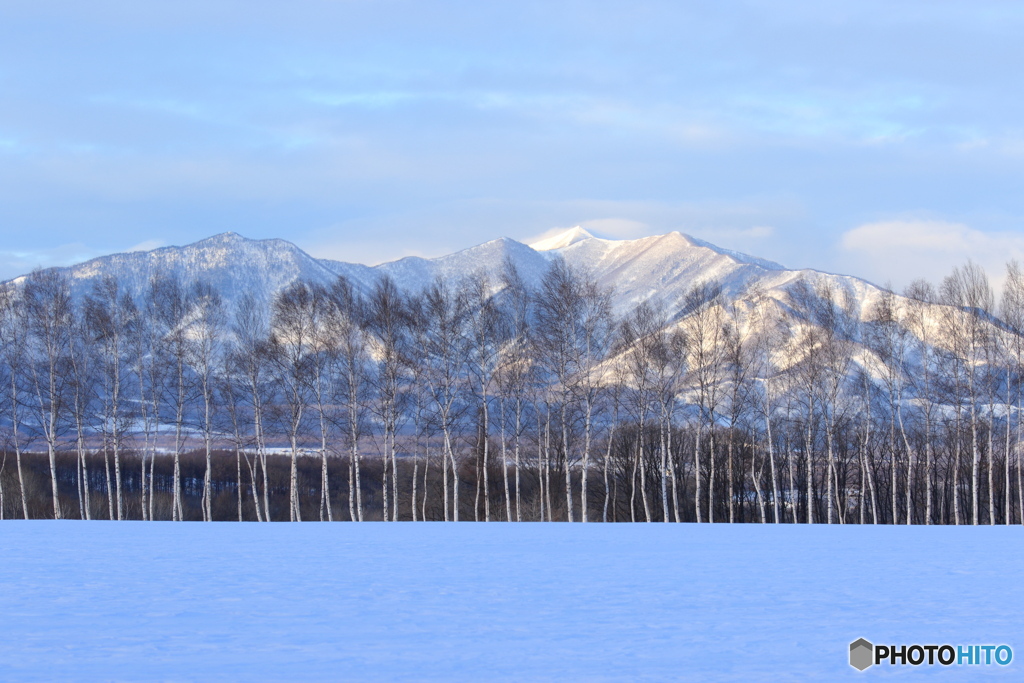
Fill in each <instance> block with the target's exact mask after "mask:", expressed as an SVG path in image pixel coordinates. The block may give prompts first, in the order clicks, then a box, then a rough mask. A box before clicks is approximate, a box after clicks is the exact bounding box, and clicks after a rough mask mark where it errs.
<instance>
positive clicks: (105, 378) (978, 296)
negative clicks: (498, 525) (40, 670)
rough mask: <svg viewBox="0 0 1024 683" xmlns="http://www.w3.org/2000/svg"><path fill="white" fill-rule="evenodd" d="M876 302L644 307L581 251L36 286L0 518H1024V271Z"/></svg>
mask: <svg viewBox="0 0 1024 683" xmlns="http://www.w3.org/2000/svg"><path fill="white" fill-rule="evenodd" d="M855 286H856V285H855V284H853V283H847V282H846V281H844V280H842V279H839V278H828V277H824V276H822V277H819V278H816V279H813V278H812V279H805V280H800V281H797V282H796V283H795V284H793V285H790V286H789V287H788V288H787V289H785V290H776V291H772V292H766V291H760V290H758V289H757V288H756V287H755V288H752V289H751V290H749V291H748V292H747V294H746V295H745V296H744V297H742V298H740V299H739V300H736V301H732V302H729V301H726V300H725V298H724V297H723V295H722V292H721V288H720V287H718V286H717V285H716V284H715V283H713V282H709V283H701V284H699V285H697V286H695V287H694V288H693V289H692V290H691V291H690V292H688V294H687V295H686V297H685V300H684V302H683V304H682V306H681V307H678V308H677V309H673V310H667V309H665V308H664V307H663V306H661V305H659V304H658V303H657V299H656V298H653V299H651V300H650V301H645V302H640V303H638V304H636V305H635V306H633V307H632V308H630V309H629V310H626V311H624V312H622V313H621V314H619V315H616V314H615V312H614V311H613V306H612V296H611V293H610V292H608V291H604V290H602V289H601V288H600V287H599V286H598V285H597V284H596V283H595V282H594V281H592V280H591V279H590V277H589V276H588V275H587V274H586V273H581V272H575V271H573V270H572V269H570V268H569V267H568V266H567V265H566V264H565V263H564V262H562V261H560V260H555V261H553V262H552V264H551V266H550V268H549V270H548V272H547V273H546V274H545V275H544V276H543V278H542V280H541V282H540V283H539V285H538V286H537V287H536V289H533V288H531V287H530V286H528V285H527V283H526V282H525V281H524V280H523V278H522V277H521V276H520V275H519V273H518V272H517V271H516V269H515V267H514V266H513V265H512V263H511V262H506V263H505V264H504V268H503V271H502V272H500V273H497V274H491V275H485V274H483V273H477V274H472V275H469V276H467V277H465V278H463V279H462V280H460V281H445V280H437V281H435V282H433V283H432V284H431V285H430V286H429V287H427V288H426V289H425V290H423V291H420V292H405V291H402V290H401V289H399V288H398V287H397V286H396V285H395V283H394V282H392V281H391V280H389V279H387V278H384V279H382V280H380V281H378V282H377V283H376V284H375V285H374V286H373V287H372V288H371V289H369V291H361V290H360V289H358V288H356V287H355V286H353V285H352V284H351V283H349V282H348V281H346V280H345V279H339V280H337V281H336V282H334V283H333V284H332V285H331V286H329V287H327V286H322V285H319V284H312V283H307V282H302V281H298V282H295V283H293V284H292V285H290V286H289V287H287V288H286V289H285V290H283V291H282V292H280V293H279V294H278V295H277V296H276V297H275V298H274V300H273V301H270V302H264V301H259V300H257V299H255V298H254V297H253V296H251V295H245V296H243V297H242V298H241V299H240V301H239V302H238V303H237V304H236V305H235V306H233V307H231V308H230V309H229V307H228V306H227V305H226V304H225V303H224V300H223V299H222V297H221V294H220V293H219V292H217V291H216V290H215V289H214V288H212V287H211V286H209V285H208V284H206V283H203V282H192V283H185V282H181V281H179V280H178V279H176V278H174V277H170V276H165V275H157V276H154V277H153V278H152V279H151V281H150V282H149V283H148V286H147V287H146V290H145V292H143V293H142V294H141V295H139V296H133V295H132V294H131V293H129V292H127V291H125V290H124V288H123V287H122V286H121V285H120V283H119V282H118V281H117V280H115V279H113V278H110V277H108V278H105V279H102V280H100V281H99V282H98V284H96V285H95V286H94V287H93V289H92V291H91V292H90V293H89V294H88V295H87V296H85V297H84V298H83V299H82V300H81V301H78V300H76V299H75V298H74V297H72V295H71V288H70V283H69V282H68V281H67V279H66V277H65V276H64V275H63V274H62V273H61V272H60V271H56V270H46V271H37V272H34V273H32V274H31V275H29V276H28V277H26V278H24V279H23V280H22V281H19V282H16V283H8V284H7V285H4V286H3V288H2V289H0V387H2V391H0V420H2V421H0V428H2V436H3V439H4V444H3V455H2V458H3V460H2V462H0V515H6V516H17V517H25V518H28V517H29V516H52V517H54V518H61V517H72V518H83V519H91V518H108V519H126V518H141V519H173V520H183V519H193V518H195V519H199V518H201V519H204V520H213V519H225V518H231V519H256V520H259V521H265V520H266V521H268V520H271V519H290V520H292V521H299V520H308V519H319V520H355V521H362V520H364V519H383V520H399V519H409V520H414V521H416V520H426V519H443V520H446V521H447V520H453V521H458V520H460V519H463V520H464V519H474V520H486V521H490V520H516V521H526V520H548V521H555V520H567V521H576V520H582V521H596V520H601V521H696V522H748V521H757V522H762V523H769V522H774V523H783V522H786V523H798V522H805V523H820V522H827V523H861V524H864V523H875V524H879V523H887V524H951V523H952V524H981V523H988V524H997V523H1004V524H1011V523H1018V522H1021V521H1024V520H1022V515H1021V511H1022V509H1024V487H1022V471H1021V457H1020V456H1021V453H1020V450H1021V449H1020V447H1021V435H1022V425H1021V420H1020V414H1021V413H1020V407H1021V380H1022V377H1024V365H1022V362H1024V336H1022V334H1024V274H1022V273H1021V270H1020V268H1019V267H1018V266H1017V265H1016V264H1015V263H1011V264H1010V265H1009V269H1008V274H1007V280H1006V284H1005V287H1004V291H1003V296H1002V299H1001V301H1000V302H999V304H998V305H997V304H996V301H995V296H994V294H993V292H992V289H991V288H990V286H989V284H988V280H987V277H986V275H985V273H984V272H983V271H982V270H981V269H980V268H978V267H977V266H975V265H973V264H968V265H967V266H964V267H962V268H958V269H956V270H955V271H954V272H953V273H952V274H951V275H950V276H949V277H947V278H946V279H945V280H943V282H942V283H941V285H940V286H939V287H938V288H935V287H933V286H931V285H930V284H928V283H926V282H916V283H915V284H914V285H912V286H911V287H910V288H908V289H907V291H906V292H904V295H902V296H897V295H896V294H894V293H892V292H888V291H882V290H877V291H875V290H870V291H867V293H866V294H864V293H863V292H862V293H861V296H859V297H858V296H856V294H857V293H856V292H855V290H854V288H855ZM44 484H45V485H44ZM236 513H237V515H236Z"/></svg>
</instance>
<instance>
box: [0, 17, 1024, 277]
mask: <svg viewBox="0 0 1024 683" xmlns="http://www.w3.org/2000/svg"><path fill="white" fill-rule="evenodd" d="M1021 35H1024V5H1021V4H1020V3H1017V2H996V1H989V2H982V1H978V0H976V1H974V2H970V3H968V2H943V1H942V0H928V1H921V2H905V1H900V0H886V1H884V2H875V1H872V0H858V1H857V2H828V3H810V2H803V1H801V2H786V1H779V2H758V1H754V0H750V1H746V2H728V1H725V2H715V3H706V2H701V3H697V2H693V3H685V2H646V1H643V0H638V1H633V2H629V3H624V2H616V3H613V2H579V1H568V2H563V1H559V0H544V1H543V2H531V1H528V0H519V1H517V2H509V3H470V2H397V1H395V2H389V1H380V2H364V1H360V0H351V1H339V0H334V1H329V0H310V1H307V2H294V3H280V2H269V1H266V0H246V1H241V0H239V1H233V0H224V1H217V0H203V1H193V0H178V1H176V2H129V1H127V0H94V1H93V2H89V3H80V2H57V1H52V0H5V2H4V3H3V5H2V6H0V276H13V275H16V274H19V273H21V272H24V271H26V270H28V269H30V268H32V267H33V266H35V265H53V264H64V263H69V262H73V261H76V260H81V259H83V258H88V257H91V256H96V255H100V254H103V253H109V252H112V251H123V250H127V249H132V248H144V247H149V246H154V245H163V244H184V243H188V242H192V241H195V240H197V239H201V238H203V237H206V236H209V235H211V234H214V233H217V232H222V231H224V230H235V231H237V232H240V233H242V234H243V235H246V236H249V237H254V238H260V237H283V238H285V239H289V240H291V241H293V242H295V243H296V244H298V245H299V246H301V247H303V248H304V249H306V250H307V251H309V252H310V253H312V254H314V255H318V256H324V257H330V258H337V259H341V260H348V261H360V262H367V263H376V262H380V261H383V260H389V259H392V258H398V257H401V256H405V255H408V254H420V255H425V256H433V255H439V254H443V253H447V252H449V251H452V250H455V249H458V248H462V247H467V246H471V245H473V244H476V243H479V242H482V241H485V240H488V239H492V238H495V237H499V236H509V237H514V238H517V239H524V240H527V239H529V238H532V237H536V236H537V235H540V234H542V233H545V232H547V231H549V230H552V229H554V228H559V227H569V226H573V225H577V224H582V225H584V226H585V227H588V228H590V229H591V230H592V231H593V232H595V233H598V234H600V235H603V236H607V237H636V236H641V235H646V234H657V233H663V232H667V231H669V230H681V231H683V232H688V233H691V234H695V235H698V236H700V237H702V238H704V239H708V240H710V241H712V242H716V243H719V244H721V245H723V246H727V247H730V248H734V249H739V250H742V251H747V252H749V253H753V254H756V255H759V256H764V257H767V258H771V259H774V260H776V261H779V262H781V263H784V264H786V265H788V266H791V267H816V268H821V269H826V270H833V271H840V272H849V273H853V274H857V275H861V276H864V277H868V278H869V279H872V280H875V281H878V282H880V283H881V282H885V281H887V280H891V281H893V283H894V284H895V285H897V286H902V285H904V284H906V283H907V282H908V281H909V280H910V279H912V278H913V277H915V276H925V277H929V278H932V279H936V278H938V277H941V275H942V274H943V273H944V272H946V270H948V268H949V267H951V266H952V265H955V264H958V263H961V262H963V260H964V259H966V258H967V257H971V258H974V259H975V260H977V261H979V262H981V263H982V264H983V265H985V266H986V267H988V268H990V270H991V272H992V274H993V276H998V271H999V270H1000V269H1001V267H1002V263H1003V262H1004V261H1005V260H1006V258H1008V257H1014V256H1015V257H1018V258H1022V260H1024V229H1022V226H1024V223H1022V219H1024V192H1022V190H1024V183H1022V181H1024V172H1022V168H1024V100H1022V96H1021V93H1022V92H1024V87H1022V86H1024V82H1022V81H1024V70H1022V69H1021V68H1020V65H1021V63H1022V58H1024V48H1022V47H1021V41H1020V36H1021Z"/></svg>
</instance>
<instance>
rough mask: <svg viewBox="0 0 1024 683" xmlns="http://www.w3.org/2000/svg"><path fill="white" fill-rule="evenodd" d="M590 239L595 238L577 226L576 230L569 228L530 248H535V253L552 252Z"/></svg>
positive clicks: (535, 243)
mask: <svg viewBox="0 0 1024 683" xmlns="http://www.w3.org/2000/svg"><path fill="white" fill-rule="evenodd" d="M590 239H594V236H593V235H591V234H590V233H589V232H587V231H586V230H584V229H583V228H581V227H580V226H578V225H577V226H576V227H574V228H569V229H568V230H566V231H564V232H560V233H558V234H557V235H554V236H552V237H547V238H545V239H542V240H539V241H537V242H534V243H533V244H531V245H530V246H531V247H533V249H534V250H535V251H551V250H553V249H562V248H563V247H568V246H569V245H570V244H576V243H577V242H582V241H583V240H590Z"/></svg>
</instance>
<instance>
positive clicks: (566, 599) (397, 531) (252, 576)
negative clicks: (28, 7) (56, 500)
mask: <svg viewBox="0 0 1024 683" xmlns="http://www.w3.org/2000/svg"><path fill="white" fill-rule="evenodd" d="M0 548H2V557H3V562H2V563H0V587H2V590H0V615H2V619H0V624H2V626H0V629H2V635H3V637H2V638H0V679H3V680H32V681H50V680H204V681H206V680H281V681H284V680H346V681H350V680H356V681H359V680H375V681H376V680H382V681H383V680H387V681H392V680H450V681H483V680H497V681H548V680H550V681H574V680H587V681H601V680H615V681H617V680H623V681H626V680H629V681H633V680H658V681H661V680H694V681H716V680H727V681H808V680H820V681H843V680H851V681H853V680H866V679H867V678H876V677H883V678H885V677H890V676H892V675H910V677H911V678H918V677H921V676H925V677H944V680H951V681H952V680H958V681H960V680H977V679H979V678H987V677H996V678H1003V679H1006V680H1021V679H1022V675H1021V673H1020V669H1021V666H1024V663H1022V662H1021V661H1019V660H1020V658H1021V657H1024V638H1022V637H1021V634H1022V631H1021V627H1020V618H1021V613H1022V611H1024V588H1022V587H1021V583H1020V581H1019V575H1018V574H1019V567H1020V559H1021V557H1022V550H1024V537H1022V535H1021V530H1020V529H1019V528H1016V527H1015V528H1005V527H995V528H988V527H982V528H978V527H975V528H970V527H856V526H845V527H839V526H834V527H826V526H812V527H809V526H781V527H775V526H761V525H753V524H750V525H736V526H729V525H701V526H696V525H643V524H635V525H627V524H621V525H597V524H594V525H586V526H584V525H568V524H498V523H495V524H443V523H431V524H422V523H421V524H416V523H402V524H369V523H368V524H299V525H289V524H235V523H215V524H200V523H186V524H175V523H170V522H166V523H163V522H156V523H153V522H148V523H147V522H123V523H111V522H46V521H32V522H10V521H8V522H3V523H0ZM859 637H865V638H867V639H868V640H870V641H872V642H875V643H893V644H897V643H899V644H904V643H905V644H912V643H915V642H921V643H925V644H927V643H940V644H941V643H951V644H968V643H970V644H986V643H997V644H1003V643H1005V644H1009V645H1011V646H1012V647H1014V650H1015V652H1014V654H1015V659H1014V661H1013V663H1012V664H1011V665H1010V666H1008V667H997V666H990V667H969V668H968V667H956V666H954V667H940V666H935V667H909V666H908V667H892V668H891V669H890V668H889V667H872V668H871V669H869V670H868V671H867V672H865V673H858V672H857V671H855V670H854V669H852V668H851V667H850V666H849V665H848V664H847V652H848V647H849V643H850V642H851V641H853V640H855V639H857V638H859Z"/></svg>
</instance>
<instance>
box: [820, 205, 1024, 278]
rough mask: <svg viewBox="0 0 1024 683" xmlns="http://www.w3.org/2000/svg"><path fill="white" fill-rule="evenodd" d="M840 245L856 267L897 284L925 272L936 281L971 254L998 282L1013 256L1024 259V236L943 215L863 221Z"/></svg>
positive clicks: (872, 276) (872, 275)
mask: <svg viewBox="0 0 1024 683" xmlns="http://www.w3.org/2000/svg"><path fill="white" fill-rule="evenodd" d="M840 246H841V248H842V249H843V251H844V252H845V253H846V254H847V255H848V258H849V262H850V264H852V265H854V266H855V267H856V268H857V272H859V273H864V274H865V275H867V276H868V277H871V278H874V279H876V281H881V282H885V281H891V282H892V283H893V284H894V285H896V286H901V285H905V284H908V283H909V281H910V280H913V279H915V278H917V277H924V278H927V279H931V280H933V281H937V280H939V279H941V278H942V277H944V276H945V275H946V274H948V273H949V271H950V270H951V269H952V268H953V267H955V266H958V265H961V264H962V263H964V262H965V261H967V260H968V259H970V260H972V261H974V262H976V263H978V264H980V265H981V266H982V267H984V268H985V270H986V271H987V272H988V274H989V277H990V278H991V279H992V281H993V282H995V283H997V284H998V283H1000V282H1001V281H1002V277H1003V270H1004V268H1005V264H1006V262H1007V261H1008V260H1009V259H1022V258H1024V235H1022V234H1020V233H1017V232H986V231H982V230H978V229H976V228H972V227H971V226H969V225H967V224H964V223H954V222H949V221H941V220H890V221H878V222H873V223H865V224H864V225H860V226H858V227H856V228H853V229H852V230H848V231H846V232H845V233H843V235H842V238H841V240H840Z"/></svg>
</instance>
